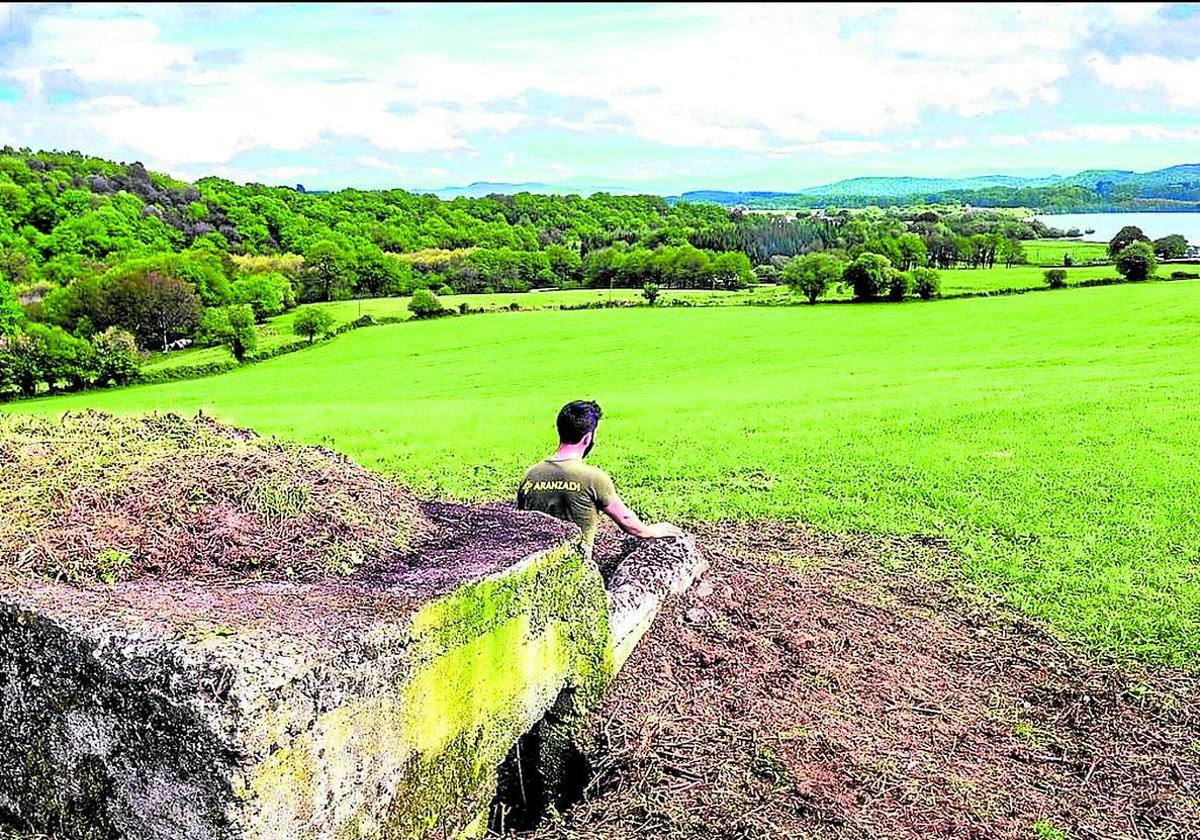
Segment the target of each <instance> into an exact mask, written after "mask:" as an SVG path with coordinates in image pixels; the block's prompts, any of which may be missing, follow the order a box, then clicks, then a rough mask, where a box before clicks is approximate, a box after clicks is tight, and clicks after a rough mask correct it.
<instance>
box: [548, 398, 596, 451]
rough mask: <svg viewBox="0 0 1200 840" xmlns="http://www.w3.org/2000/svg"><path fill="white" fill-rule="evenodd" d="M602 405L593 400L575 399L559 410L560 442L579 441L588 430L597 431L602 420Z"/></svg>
mask: <svg viewBox="0 0 1200 840" xmlns="http://www.w3.org/2000/svg"><path fill="white" fill-rule="evenodd" d="M600 417H601V413H600V405H599V403H594V402H592V401H591V400H575V402H569V403H567V404H566V405H564V406H563V407H562V411H560V412H558V440H559V442H560V443H579V441H581V440H583V436H584V435H586V434H587V433H588V432H594V431H596V424H597V423H599V422H600Z"/></svg>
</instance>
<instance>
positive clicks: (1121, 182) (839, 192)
mask: <svg viewBox="0 0 1200 840" xmlns="http://www.w3.org/2000/svg"><path fill="white" fill-rule="evenodd" d="M1054 187H1081V188H1083V189H1084V190H1086V191H1089V192H1091V193H1094V194H1095V195H1096V196H1098V197H1099V199H1100V200H1101V202H1102V203H1109V202H1112V203H1121V202H1129V201H1134V200H1137V199H1143V200H1155V199H1157V200H1167V201H1186V202H1196V201H1200V163H1185V164H1180V165H1178V166H1170V167H1167V168H1166V169H1156V170H1154V171H1152V172H1133V171H1130V170H1124V169H1089V170H1085V171H1083V172H1077V173H1076V174H1074V175H1068V176H1060V175H1051V176H1047V177H1041V178H1022V177H1019V176H1015V175H979V176H975V177H971V178H909V177H892V178H881V177H870V178H850V179H848V180H845V181H836V182H834V183H832V184H822V185H819V186H814V187H807V188H805V189H801V190H797V191H796V192H790V193H788V192H758V191H744V192H739V191H728V192H726V191H720V190H695V191H691V192H685V193H683V194H682V195H681V196H680V198H681V199H682V200H684V201H704V202H711V203H715V204H724V205H736V204H746V205H750V206H756V205H761V204H763V203H764V202H770V203H779V202H781V201H787V200H789V199H802V200H804V201H810V200H813V199H825V200H829V199H839V198H842V199H893V200H894V199H909V200H913V199H926V198H931V197H935V196H937V197H956V196H963V197H965V194H970V193H977V194H981V195H986V194H988V193H989V192H992V193H999V194H1004V193H1019V192H1020V191H1023V190H1025V191H1027V190H1042V191H1044V190H1047V189H1049V188H1054Z"/></svg>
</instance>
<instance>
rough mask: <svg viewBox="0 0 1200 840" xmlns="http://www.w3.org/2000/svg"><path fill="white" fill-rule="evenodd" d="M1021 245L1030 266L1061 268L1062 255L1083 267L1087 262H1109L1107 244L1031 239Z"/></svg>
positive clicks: (1070, 240)
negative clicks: (1023, 247)
mask: <svg viewBox="0 0 1200 840" xmlns="http://www.w3.org/2000/svg"><path fill="white" fill-rule="evenodd" d="M1021 244H1022V245H1024V246H1025V261H1026V262H1027V263H1029V264H1030V265H1040V266H1053V267H1056V268H1061V267H1062V264H1063V255H1064V254H1070V255H1071V259H1072V260H1074V261H1075V264H1076V265H1083V264H1084V263H1086V262H1088V261H1089V260H1104V261H1106V262H1107V261H1108V260H1109V256H1108V243H1107V242H1081V241H1079V240H1075V239H1033V240H1030V241H1027V242H1023V243H1021Z"/></svg>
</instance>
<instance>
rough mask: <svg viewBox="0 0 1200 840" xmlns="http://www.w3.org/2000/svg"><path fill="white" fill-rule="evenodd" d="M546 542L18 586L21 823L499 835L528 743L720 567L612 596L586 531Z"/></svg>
mask: <svg viewBox="0 0 1200 840" xmlns="http://www.w3.org/2000/svg"><path fill="white" fill-rule="evenodd" d="M514 516H515V514H514ZM538 531H539V533H544V534H545V539H544V543H545V545H544V546H543V547H542V548H540V549H539V550H537V551H532V552H530V553H528V554H526V555H524V556H522V557H521V558H519V559H518V560H517V561H516V562H511V563H508V562H507V561H506V564H505V565H503V567H502V568H494V567H493V566H494V564H493V565H488V564H486V563H484V564H480V563H479V562H475V563H473V564H464V565H462V566H461V567H460V568H461V569H464V570H465V571H461V572H455V571H453V567H454V563H453V558H447V557H441V558H434V559H432V560H431V561H430V564H431V565H429V566H428V567H425V568H414V569H412V570H408V571H400V572H397V573H395V574H392V575H390V576H385V577H378V576H377V577H373V578H369V579H368V578H363V579H349V580H346V581H339V582H328V581H327V582H323V583H314V584H284V583H261V584H254V583H248V584H238V585H230V586H228V587H225V588H224V589H221V590H219V591H214V589H213V587H211V586H202V585H198V584H196V585H193V584H189V583H187V582H184V581H177V582H159V583H154V584H150V583H142V584H136V585H133V584H131V585H118V586H117V587H115V588H113V589H111V590H103V591H100V590H92V591H88V592H86V593H80V592H79V591H78V590H76V589H73V588H68V587H64V586H60V585H55V584H51V583H46V582H36V581H30V580H20V581H17V580H14V581H11V582H10V583H9V584H7V585H2V586H0V813H4V814H7V815H8V816H9V817H13V818H15V819H16V820H17V821H18V823H19V824H23V825H25V826H27V827H29V828H33V829H37V830H40V831H45V832H52V833H54V834H56V835H59V836H62V837H65V838H80V840H110V839H111V838H137V839H138V840H142V838H145V839H146V840H151V838H153V840H158V839H159V838H162V840H166V838H171V839H172V840H224V838H253V839H254V840H297V838H336V839H337V840H343V839H344V840H351V838H419V837H425V836H438V837H442V836H454V834H455V833H456V832H459V831H464V830H471V829H472V828H474V829H478V828H480V827H481V826H482V825H483V822H482V820H483V819H485V818H486V810H487V806H488V804H489V801H490V800H491V797H492V793H493V790H494V783H495V771H496V768H497V767H498V766H499V765H500V764H501V762H502V761H503V760H504V757H505V755H506V753H507V752H508V751H509V749H510V748H511V747H512V746H513V744H514V742H515V741H516V740H517V738H518V737H519V736H521V735H522V734H523V733H525V732H526V731H528V730H529V729H530V728H531V727H532V726H533V725H534V724H535V723H537V721H539V720H540V719H541V718H542V717H543V715H545V714H546V712H547V710H549V709H550V708H551V706H552V705H553V704H554V703H555V700H556V698H559V697H560V695H562V694H563V691H564V689H565V688H569V689H572V691H571V692H569V693H570V694H571V696H572V697H573V698H574V700H575V702H576V703H578V704H579V705H581V706H583V707H586V706H588V705H590V704H591V703H592V701H593V700H594V699H595V697H596V696H597V695H598V693H599V692H601V691H602V690H603V689H604V687H605V686H606V685H607V684H608V683H609V682H610V680H611V678H612V676H613V674H614V672H615V669H616V667H618V666H619V663H621V662H623V661H624V659H625V658H626V657H627V656H628V653H629V651H630V650H631V649H632V647H633V645H634V644H636V641H637V639H638V638H640V636H641V634H642V633H643V632H644V631H645V629H646V628H648V626H649V623H650V621H651V620H652V618H653V615H654V613H655V612H656V611H657V608H658V604H659V603H660V602H661V599H662V598H663V597H665V595H666V594H667V593H668V592H669V591H672V590H678V589H679V588H681V587H685V586H686V585H687V584H688V583H690V581H691V579H692V578H693V577H694V575H695V574H696V573H697V571H698V570H699V567H700V564H701V561H700V560H699V556H698V554H697V553H696V552H695V547H694V544H693V543H692V542H691V541H662V542H654V543H649V544H646V545H644V546H640V547H639V550H638V551H635V552H634V553H633V554H631V555H630V556H629V557H628V558H626V562H624V563H622V565H621V566H620V567H618V570H617V573H616V575H615V576H614V578H613V580H612V582H611V587H610V590H609V591H607V592H606V590H605V588H604V585H603V583H602V581H601V578H600V575H599V573H598V572H597V571H596V569H595V567H594V565H592V564H591V563H590V562H588V561H587V560H585V558H584V556H583V554H582V553H581V551H580V550H579V547H578V545H577V544H576V542H575V534H574V532H573V531H572V530H571V529H569V528H566V527H565V526H560V525H559V524H558V523H549V522H539V523H538ZM468 553H469V552H468ZM610 616H611V617H610ZM610 622H611V629H610Z"/></svg>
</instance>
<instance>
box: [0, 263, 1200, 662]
mask: <svg viewBox="0 0 1200 840" xmlns="http://www.w3.org/2000/svg"><path fill="white" fill-rule="evenodd" d="M948 273H949V272H948ZM1198 309H1200V283H1189V282H1178V283H1151V284H1138V285H1123V286H1112V287H1101V288H1094V289H1076V290H1066V291H1059V292H1047V293H1044V294H1035V295H1018V296H1011V297H1002V298H992V299H967V300H958V301H946V302H942V303H933V304H924V303H911V304H901V305H882V304H881V305H872V306H824V307H821V306H818V307H788V308H752V307H732V308H720V309H715V308H714V309H678V308H675V309H671V308H666V309H656V310H650V309H646V308H639V309H628V310H626V309H620V310H609V311H579V312H554V313H550V312H525V313H514V314H510V315H503V316H494V317H491V316H489V317H472V318H460V319H449V320H443V321H433V322H420V323H412V324H403V325H393V326H380V327H375V328H372V329H368V330H359V331H355V332H352V333H349V334H347V335H343V336H342V337H340V338H339V339H338V340H337V341H335V342H331V343H327V344H322V345H318V346H316V347H314V348H312V349H309V350H304V351H301V352H298V353H293V354H290V355H287V356H283V357H280V358H278V359H274V360H272V361H268V362H264V363H263V364H260V365H255V366H251V367H247V368H243V369H240V370H237V371H235V372H232V373H229V374H224V375H221V376H216V377H209V378H206V379H199V380H192V381H187V382H179V383H171V384H166V385H156V386H142V387H136V388H128V389H122V390H114V391H103V392H91V393H84V394H80V395H77V396H72V397H64V398H56V399H53V400H41V401H34V402H26V403H19V404H15V405H13V406H12V407H11V408H10V409H8V410H13V411H34V412H59V411H63V410H66V409H78V408H84V407H95V408H101V409H107V410H111V411H116V412H132V411H143V410H149V409H159V410H168V409H171V410H178V411H188V412H191V411H194V410H196V409H203V410H204V411H206V412H209V413H212V414H215V415H217V416H218V417H221V418H224V419H228V420H230V421H232V422H235V423H239V424H245V425H249V426H253V427H255V428H257V429H259V430H260V431H262V432H266V433H275V434H279V435H282V436H286V437H289V438H294V439H298V440H302V441H306V442H312V443H322V444H326V445H329V446H332V447H334V448H336V449H339V450H341V451H343V452H345V453H347V454H348V455H350V456H352V457H354V458H356V459H358V460H359V461H361V462H362V463H364V464H366V465H368V466H371V467H374V468H376V469H380V470H383V471H384V472H387V473H390V474H393V475H395V476H397V477H398V478H400V479H401V480H403V481H405V482H407V483H409V484H411V485H412V486H414V487H416V488H418V489H419V490H421V491H423V492H426V493H435V494H439V495H444V496H454V497H460V498H472V499H474V498H502V497H507V496H510V495H511V494H512V492H513V488H514V486H515V482H516V480H517V478H518V476H519V475H520V473H521V471H522V470H523V468H524V467H525V466H526V465H527V464H528V463H530V462H532V461H534V460H536V459H537V458H539V457H541V456H542V455H543V454H544V453H545V452H546V451H547V450H548V449H549V448H550V447H551V445H552V443H553V416H554V413H555V412H556V411H557V409H558V407H559V406H560V405H561V404H562V403H563V402H565V401H567V400H569V399H573V398H578V397H594V398H596V399H598V400H600V402H601V403H602V404H603V405H604V406H605V409H606V412H607V413H606V417H607V419H606V421H605V423H604V424H603V426H602V427H601V430H600V434H599V436H598V444H597V449H596V452H595V455H594V456H593V459H594V460H595V461H596V463H598V464H600V465H601V466H603V467H605V468H607V469H608V470H609V471H611V473H612V474H613V475H614V477H615V478H616V481H617V483H618V487H619V488H620V489H621V490H623V491H624V494H625V496H626V497H627V499H628V500H630V501H631V502H633V503H634V504H635V505H636V506H637V507H638V508H640V509H641V510H643V511H644V512H645V513H646V514H647V515H649V516H653V517H678V518H682V519H690V520H716V519H722V518H732V519H755V518H783V519H792V518H796V519H802V520H804V521H807V522H809V523H812V524H814V525H816V526H818V527H821V528H827V529H834V530H864V531H871V532H879V533H897V534H914V533H923V534H930V535H936V536H940V537H942V538H945V539H946V540H948V541H949V543H950V545H951V546H952V547H953V548H954V549H955V550H956V551H957V552H958V554H959V556H961V558H962V568H963V569H964V570H965V572H966V573H967V574H968V575H969V576H970V577H972V578H973V579H974V580H976V581H978V582H979V583H980V584H981V585H982V586H983V587H984V588H986V589H988V590H991V591H994V592H998V593H1003V594H1004V595H1006V596H1007V597H1008V598H1010V599H1011V600H1012V601H1013V602H1014V603H1016V604H1017V605H1018V606H1020V607H1021V608H1023V609H1025V610H1027V611H1028V612H1030V613H1032V614H1034V615H1037V616H1041V617H1044V618H1046V619H1049V620H1051V621H1052V622H1053V623H1054V624H1056V625H1057V626H1058V627H1059V628H1061V629H1062V630H1064V631H1067V632H1069V633H1072V634H1076V635H1078V636H1079V637H1081V638H1083V639H1086V640H1088V641H1090V642H1092V643H1094V644H1097V645H1100V646H1103V647H1105V648H1108V649H1110V650H1112V651H1115V652H1119V653H1121V654H1125V655H1133V656H1137V657H1140V658H1144V659H1148V660H1153V661H1160V662H1170V663H1174V664H1177V665H1187V666H1190V667H1195V666H1197V665H1200V567H1197V564H1196V560H1197V556H1198V555H1200V523H1198V522H1197V519H1196V515H1195V513H1196V499H1197V498H1200V473H1198V472H1197V470H1196V463H1197V460H1198V457H1200V439H1198V438H1197V436H1196V429H1197V428H1200V401H1198V400H1196V398H1195V395H1196V394H1197V393H1200V365H1198V364H1197V362H1198V361H1200V350H1198V348H1200V320H1198V319H1197V317H1196V314H1195V313H1196V312H1197V311H1198Z"/></svg>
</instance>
